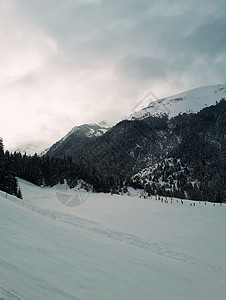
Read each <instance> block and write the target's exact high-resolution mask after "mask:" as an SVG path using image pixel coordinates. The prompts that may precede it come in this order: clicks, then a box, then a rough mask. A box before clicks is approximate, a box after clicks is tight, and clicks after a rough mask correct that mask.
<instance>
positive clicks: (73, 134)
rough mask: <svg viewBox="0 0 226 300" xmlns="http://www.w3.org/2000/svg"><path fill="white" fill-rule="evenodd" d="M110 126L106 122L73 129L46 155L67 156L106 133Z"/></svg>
mask: <svg viewBox="0 0 226 300" xmlns="http://www.w3.org/2000/svg"><path fill="white" fill-rule="evenodd" d="M110 128H111V126H110V125H109V124H107V122H106V121H102V122H100V123H99V124H95V123H90V124H83V125H80V126H75V127H73V128H72V129H71V130H70V131H69V132H68V134H67V135H65V136H64V137H63V138H62V139H60V140H59V141H58V142H56V143H55V144H53V145H52V146H51V147H50V149H49V150H48V151H47V154H48V155H50V156H51V155H58V156H64V155H67V153H69V152H70V151H71V150H72V149H74V148H75V147H78V146H80V145H81V144H84V143H86V142H87V141H89V140H91V139H95V138H97V137H99V136H101V135H103V134H104V133H105V132H107V131H108V130H109V129H110Z"/></svg>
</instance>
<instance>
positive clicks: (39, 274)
mask: <svg viewBox="0 0 226 300" xmlns="http://www.w3.org/2000/svg"><path fill="white" fill-rule="evenodd" d="M19 182H20V186H21V189H22V193H23V196H24V200H17V199H15V198H13V197H11V196H8V197H7V199H6V198H5V195H4V194H3V193H1V194H0V212H1V218H0V241H1V242H0V299H29V300H31V299H160V300H161V299H164V300H165V299H167V300H171V299H172V300H177V299H178V300H179V299H180V300H181V299H185V300H186V299H191V300H198V299H200V300H201V299H208V300H213V299H214V300H223V299H224V298H225V294H226V284H225V283H226V226H225V225H226V206H225V205H223V206H220V205H217V206H215V207H214V206H213V204H210V203H207V205H205V204H204V203H201V204H199V203H196V206H190V202H189V201H184V204H183V205H182V204H181V203H177V201H176V199H174V200H173V203H172V204H171V203H168V204H167V203H161V202H160V201H156V200H155V199H154V198H152V199H143V198H139V197H138V196H134V197H129V196H116V195H113V196H111V195H110V194H92V193H90V194H85V193H84V194H83V193H81V192H75V191H63V192H64V193H65V194H67V193H69V194H70V193H71V195H76V197H78V198H77V199H79V198H80V199H81V200H84V203H82V205H80V206H76V207H68V206H65V205H62V201H60V199H59V196H57V191H58V190H61V192H62V187H60V186H59V187H55V188H40V187H37V186H34V185H32V184H30V183H27V182H26V181H23V180H19ZM14 199H15V202H13V201H10V200H14ZM19 204H20V205H19ZM37 212H39V213H37Z"/></svg>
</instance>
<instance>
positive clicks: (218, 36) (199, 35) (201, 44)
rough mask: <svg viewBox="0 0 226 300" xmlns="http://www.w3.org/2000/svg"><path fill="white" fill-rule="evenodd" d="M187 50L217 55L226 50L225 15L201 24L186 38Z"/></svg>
mask: <svg viewBox="0 0 226 300" xmlns="http://www.w3.org/2000/svg"><path fill="white" fill-rule="evenodd" d="M187 44H188V46H189V50H193V51H195V52H199V53H201V54H202V53H203V54H207V55H217V54H219V53H221V52H225V51H226V17H224V18H220V19H217V20H215V21H212V22H209V23H206V24H203V25H201V26H199V27H197V28H195V29H194V31H193V32H192V34H191V35H190V36H189V37H188V38H187Z"/></svg>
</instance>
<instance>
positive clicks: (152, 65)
mask: <svg viewBox="0 0 226 300" xmlns="http://www.w3.org/2000/svg"><path fill="white" fill-rule="evenodd" d="M166 73H167V64H166V62H165V61H164V60H162V59H159V58H153V57H148V56H140V57H126V58H124V59H122V60H121V61H120V62H119V63H118V65H117V66H116V76H120V77H121V76H123V77H124V78H127V80H129V79H133V80H134V79H135V80H138V81H144V80H150V79H153V78H159V77H160V78H163V77H165V76H166Z"/></svg>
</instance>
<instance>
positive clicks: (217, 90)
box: [128, 84, 226, 120]
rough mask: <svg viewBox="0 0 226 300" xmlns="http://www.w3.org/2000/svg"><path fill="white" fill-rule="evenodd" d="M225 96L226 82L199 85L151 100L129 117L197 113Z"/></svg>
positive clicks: (130, 118)
mask: <svg viewBox="0 0 226 300" xmlns="http://www.w3.org/2000/svg"><path fill="white" fill-rule="evenodd" d="M225 97H226V85H225V84H219V85H210V86H204V87H199V88H195V89H192V90H188V91H185V92H182V93H179V94H177V95H174V96H170V97H166V98H162V99H159V100H156V101H154V102H151V103H150V104H149V105H148V106H147V107H145V108H143V109H141V110H139V111H137V112H135V113H134V114H132V115H130V116H129V118H128V119H129V120H134V119H144V118H147V117H149V116H152V115H153V116H161V115H168V116H169V117H174V116H177V115H179V114H180V113H196V112H198V111H200V110H201V109H203V108H204V107H207V106H211V105H213V104H215V103H216V101H219V100H220V99H222V98H225Z"/></svg>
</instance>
